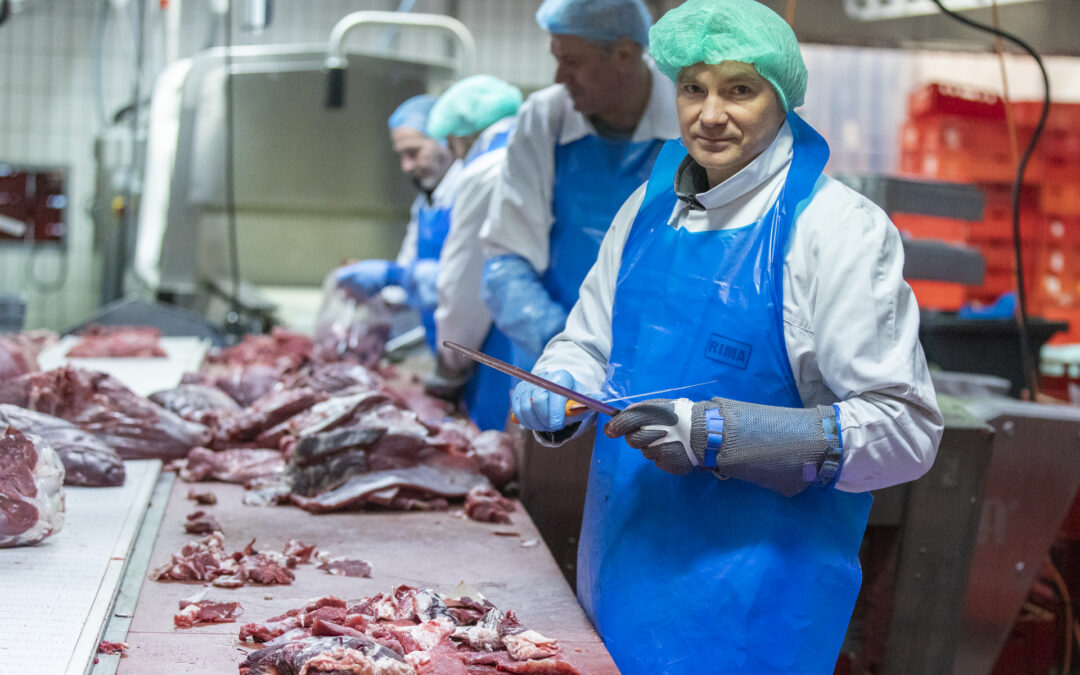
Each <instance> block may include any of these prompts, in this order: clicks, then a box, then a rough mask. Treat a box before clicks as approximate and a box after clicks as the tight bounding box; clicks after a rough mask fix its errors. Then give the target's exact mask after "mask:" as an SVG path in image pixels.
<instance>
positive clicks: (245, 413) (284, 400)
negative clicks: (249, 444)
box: [216, 388, 328, 444]
mask: <svg viewBox="0 0 1080 675" xmlns="http://www.w3.org/2000/svg"><path fill="white" fill-rule="evenodd" d="M326 398H328V396H327V394H325V393H322V392H318V391H315V390H314V389H306V388H305V389H283V390H276V391H271V392H270V393H268V394H266V395H265V396H263V397H261V398H259V399H258V400H257V401H255V402H254V403H252V404H251V405H250V406H248V407H247V408H245V409H244V410H242V411H240V412H237V413H235V414H233V415H230V416H229V417H227V418H226V419H224V420H222V421H221V423H220V424H218V427H217V439H216V441H217V442H218V443H221V444H228V443H236V442H244V441H253V440H255V438H256V437H257V436H258V435H259V434H260V433H262V432H263V431H266V430H267V429H270V428H271V427H274V426H276V425H278V424H280V423H281V422H284V421H285V420H287V419H289V418H290V417H292V416H294V415H297V414H299V413H302V412H303V411H305V410H307V409H308V408H310V407H311V406H313V405H315V404H316V403H319V402H320V401H323V400H325V399H326Z"/></svg>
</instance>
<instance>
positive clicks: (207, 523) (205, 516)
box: [184, 511, 225, 535]
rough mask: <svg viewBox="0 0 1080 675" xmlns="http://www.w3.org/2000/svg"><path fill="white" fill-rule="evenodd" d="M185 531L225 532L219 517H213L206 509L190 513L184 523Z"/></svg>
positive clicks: (193, 532)
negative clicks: (218, 519)
mask: <svg viewBox="0 0 1080 675" xmlns="http://www.w3.org/2000/svg"><path fill="white" fill-rule="evenodd" d="M184 531H185V532H187V533H188V534H196V535H206V534H210V533H211V532H221V533H224V532H225V530H224V529H222V527H221V523H219V522H218V521H217V518H215V517H213V516H212V515H210V514H209V513H207V512H206V511H195V512H194V513H189V514H188V515H187V518H186V522H185V523H184Z"/></svg>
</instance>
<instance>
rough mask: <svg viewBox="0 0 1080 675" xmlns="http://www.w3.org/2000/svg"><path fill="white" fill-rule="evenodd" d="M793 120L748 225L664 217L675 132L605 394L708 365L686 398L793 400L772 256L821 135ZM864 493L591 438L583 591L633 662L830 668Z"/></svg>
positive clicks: (631, 267)
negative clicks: (675, 463)
mask: <svg viewBox="0 0 1080 675" xmlns="http://www.w3.org/2000/svg"><path fill="white" fill-rule="evenodd" d="M788 122H789V124H790V126H791V129H792V132H793V133H794V137H795V151H794V158H793V161H792V165H791V168H790V170H789V173H788V177H787V182H786V184H785V186H784V188H783V190H782V192H781V195H780V197H779V198H778V200H777V202H776V203H775V204H774V205H773V207H772V208H771V209H770V211H769V213H768V214H767V215H766V217H765V218H763V219H762V220H761V221H759V222H757V223H755V224H753V225H750V226H747V227H743V228H738V229H732V230H720V231H709V232H689V231H687V230H686V229H683V228H680V229H674V228H672V227H670V226H669V225H668V224H667V223H668V219H669V217H670V215H671V213H672V211H673V209H674V206H675V200H676V197H675V195H674V191H673V189H672V185H673V177H674V175H675V170H676V169H677V167H678V166H679V163H680V162H681V161H682V159H683V158H684V157H685V156H686V149H685V147H684V146H682V144H681V142H679V141H672V142H671V143H669V144H667V145H666V146H665V148H664V150H663V151H662V152H661V154H660V157H659V158H658V159H657V161H656V166H655V167H654V169H653V173H652V175H651V177H650V180H649V187H648V188H647V191H646V196H645V201H644V202H643V204H642V206H641V209H640V210H639V213H638V217H637V219H636V220H635V221H634V224H633V227H632V229H631V232H630V235H629V237H628V239H627V243H626V248H625V250H624V253H623V259H622V264H621V267H620V271H619V278H618V281H617V286H616V292H615V305H614V308H613V317H612V335H613V344H612V351H611V356H610V371H609V372H610V379H609V385H610V386H611V387H612V389H614V391H615V392H616V395H619V394H629V393H633V392H640V391H651V390H654V389H662V388H666V387H673V386H679V385H684V384H692V383H694V382H700V381H703V380H710V379H713V378H719V380H720V381H719V382H717V383H715V384H711V385H707V386H705V387H701V388H699V389H697V390H690V391H689V392H680V395H681V396H687V397H689V398H691V399H694V400H701V399H706V398H711V397H714V396H723V397H727V398H732V399H736V400H741V401H748V402H753V403H763V404H771V405H779V406H788V407H802V402H801V400H800V398H799V393H798V389H797V388H796V385H795V379H794V376H793V374H792V372H791V367H790V364H789V361H788V356H787V348H786V345H785V342H784V332H783V324H782V308H783V302H782V300H783V298H782V295H783V277H782V269H783V258H784V251H785V246H786V244H787V238H788V234H789V231H790V229H791V225H792V222H793V220H794V218H793V214H795V213H797V211H798V206H799V202H800V201H802V200H804V199H805V198H806V197H808V196H809V195H811V193H812V192H813V188H814V184H815V181H816V180H817V179H818V177H819V176H820V174H821V170H822V168H823V167H824V165H825V161H826V159H827V158H828V146H827V145H826V144H825V141H824V139H822V138H821V137H820V136H819V135H818V134H817V133H816V132H815V131H814V130H813V129H811V128H810V127H809V126H808V125H807V124H806V123H805V122H803V121H802V120H801V119H800V118H799V117H797V116H796V115H794V114H789V115H788ZM871 501H872V499H871V497H870V495H869V494H850V493H844V492H839V491H836V490H833V489H831V488H830V489H821V488H818V487H810V488H808V489H807V490H805V491H804V492H803V493H801V494H799V495H798V496H796V497H794V498H786V497H781V496H780V495H778V494H776V493H774V492H771V491H769V490H765V489H763V488H759V487H756V486H754V485H752V484H750V483H745V482H741V481H738V480H726V481H721V480H718V479H716V478H715V477H713V476H712V475H711V474H709V473H705V472H696V473H694V474H691V475H689V476H674V475H671V474H667V473H664V472H663V471H661V470H660V469H658V468H657V467H656V465H655V464H653V463H652V462H650V461H648V460H646V459H644V458H643V457H642V455H641V452H640V451H638V450H634V449H633V448H631V447H629V446H628V445H626V443H625V442H624V441H623V439H621V438H620V439H615V440H612V439H608V438H607V437H605V436H604V435H603V434H602V433H598V434H597V439H596V443H595V445H594V448H593V459H592V466H591V471H590V474H589V487H588V494H587V497H586V503H585V517H584V522H583V524H582V532H581V543H580V546H579V550H578V596H579V599H580V600H581V603H582V605H583V606H584V607H585V610H586V611H587V612H588V614H589V616H590V617H591V618H592V620H593V623H594V625H595V626H596V628H597V630H598V631H599V633H600V634H601V636H602V637H603V639H604V643H605V645H606V646H607V648H608V650H609V651H610V652H611V654H612V656H613V657H614V659H615V663H616V664H617V665H618V666H619V668H620V670H621V671H622V672H623V673H624V674H627V675H632V674H634V673H642V674H644V673H648V674H650V675H655V674H659V673H688V674H690V673H693V674H694V675H701V674H703V673H800V674H805V673H811V674H812V673H832V671H833V667H834V665H835V663H836V658H837V654H838V653H839V650H840V644H841V642H842V640H843V637H844V632H845V630H846V628H847V625H848V621H849V620H850V617H851V610H852V607H853V606H854V603H855V597H856V595H857V594H858V590H859V585H860V582H861V576H862V575H861V570H860V567H859V559H858V552H859V544H860V542H861V540H862V534H863V531H864V529H865V527H866V521H867V517H868V515H869V511H870V503H871Z"/></svg>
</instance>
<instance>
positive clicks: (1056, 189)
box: [1039, 181, 1080, 216]
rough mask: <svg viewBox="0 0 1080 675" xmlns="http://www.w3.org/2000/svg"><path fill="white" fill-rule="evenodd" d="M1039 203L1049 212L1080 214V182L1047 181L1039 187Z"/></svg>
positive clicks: (1063, 214)
mask: <svg viewBox="0 0 1080 675" xmlns="http://www.w3.org/2000/svg"><path fill="white" fill-rule="evenodd" d="M1039 203H1040V205H1041V206H1042V210H1043V211H1044V212H1046V213H1049V214H1053V215H1058V216H1080V183H1077V182H1066V183H1058V182H1050V181H1047V182H1045V183H1043V184H1042V185H1041V186H1040V188H1039Z"/></svg>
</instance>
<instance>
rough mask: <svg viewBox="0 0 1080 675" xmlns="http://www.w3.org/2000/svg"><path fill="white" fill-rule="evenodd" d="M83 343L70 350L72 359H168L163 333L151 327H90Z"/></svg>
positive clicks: (84, 331) (84, 334)
mask: <svg viewBox="0 0 1080 675" xmlns="http://www.w3.org/2000/svg"><path fill="white" fill-rule="evenodd" d="M80 336H81V337H82V340H81V341H80V342H79V344H77V345H75V346H74V347H72V348H71V349H69V350H68V353H67V356H68V358H69V359H87V358H136V359H152V358H164V357H166V356H168V354H166V353H165V350H164V349H163V348H162V347H161V331H159V330H158V329H157V328H152V327H150V326H100V325H97V324H94V325H91V326H87V327H86V328H85V329H83V331H82V332H81V333H80Z"/></svg>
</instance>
